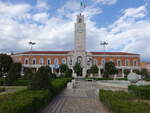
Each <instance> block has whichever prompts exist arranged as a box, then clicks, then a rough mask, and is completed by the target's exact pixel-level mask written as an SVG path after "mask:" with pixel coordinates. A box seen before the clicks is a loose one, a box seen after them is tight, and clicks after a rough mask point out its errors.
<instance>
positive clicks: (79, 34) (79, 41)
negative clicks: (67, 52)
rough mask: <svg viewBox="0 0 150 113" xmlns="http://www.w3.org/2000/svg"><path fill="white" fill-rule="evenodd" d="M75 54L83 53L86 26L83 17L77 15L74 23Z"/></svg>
mask: <svg viewBox="0 0 150 113" xmlns="http://www.w3.org/2000/svg"><path fill="white" fill-rule="evenodd" d="M74 35H75V41H74V42H75V44H74V45H75V52H85V37H86V25H85V23H84V15H81V14H79V15H77V20H76V23H75V34H74Z"/></svg>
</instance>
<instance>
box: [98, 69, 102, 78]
mask: <svg viewBox="0 0 150 113" xmlns="http://www.w3.org/2000/svg"><path fill="white" fill-rule="evenodd" d="M98 78H102V76H101V68H100V66H99V68H98Z"/></svg>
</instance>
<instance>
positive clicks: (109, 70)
mask: <svg viewBox="0 0 150 113" xmlns="http://www.w3.org/2000/svg"><path fill="white" fill-rule="evenodd" d="M117 73H118V70H117V68H116V67H115V64H114V63H113V62H106V63H105V72H104V77H106V78H108V77H110V75H113V74H117Z"/></svg>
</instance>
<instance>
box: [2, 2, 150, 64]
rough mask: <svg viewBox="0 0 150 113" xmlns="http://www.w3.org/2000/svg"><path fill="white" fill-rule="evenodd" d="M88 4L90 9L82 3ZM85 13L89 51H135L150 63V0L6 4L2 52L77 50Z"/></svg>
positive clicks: (3, 6)
mask: <svg viewBox="0 0 150 113" xmlns="http://www.w3.org/2000/svg"><path fill="white" fill-rule="evenodd" d="M81 1H83V2H84V3H85V6H86V7H85V8H82V7H81V6H80V2H81ZM80 13H82V14H84V15H85V22H86V31H87V32H86V50H87V51H104V48H103V47H102V46H101V45H100V43H101V42H104V41H106V42H108V45H107V47H106V51H109V52H131V53H138V54H140V55H141V60H142V61H146V62H150V0H0V52H2V53H3V52H22V51H29V50H30V45H29V44H28V42H29V41H33V42H36V45H34V47H33V50H43V51H47V50H49V51H57V50H58V51H61V50H73V49H74V23H75V21H76V15H78V14H80Z"/></svg>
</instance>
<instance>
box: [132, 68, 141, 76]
mask: <svg viewBox="0 0 150 113" xmlns="http://www.w3.org/2000/svg"><path fill="white" fill-rule="evenodd" d="M133 72H134V73H136V74H138V75H140V74H141V72H140V70H138V69H135V70H133Z"/></svg>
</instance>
